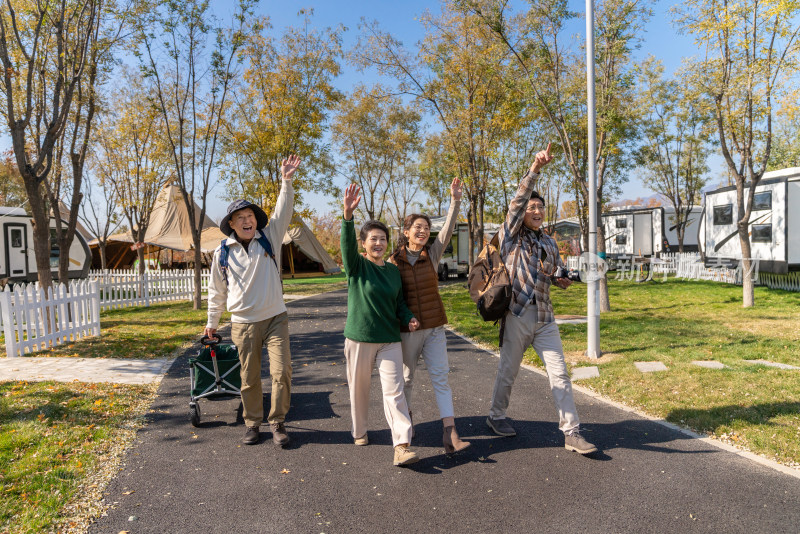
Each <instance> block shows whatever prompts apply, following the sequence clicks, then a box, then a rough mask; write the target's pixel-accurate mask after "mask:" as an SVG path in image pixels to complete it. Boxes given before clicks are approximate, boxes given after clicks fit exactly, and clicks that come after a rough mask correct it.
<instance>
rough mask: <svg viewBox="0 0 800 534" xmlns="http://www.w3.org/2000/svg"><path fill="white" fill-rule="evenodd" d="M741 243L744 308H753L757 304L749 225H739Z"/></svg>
mask: <svg viewBox="0 0 800 534" xmlns="http://www.w3.org/2000/svg"><path fill="white" fill-rule="evenodd" d="M739 243H740V245H741V248H742V307H744V308H752V307H753V305H754V304H755V295H754V292H753V286H754V285H755V284H754V283H753V274H754V273H753V260H752V251H751V249H750V235H749V234H748V233H747V223H744V224H742V223H739Z"/></svg>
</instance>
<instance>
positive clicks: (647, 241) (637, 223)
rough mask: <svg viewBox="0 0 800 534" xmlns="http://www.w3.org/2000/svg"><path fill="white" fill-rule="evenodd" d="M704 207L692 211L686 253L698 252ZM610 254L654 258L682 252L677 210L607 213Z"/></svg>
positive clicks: (617, 209)
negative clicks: (698, 233) (676, 219)
mask: <svg viewBox="0 0 800 534" xmlns="http://www.w3.org/2000/svg"><path fill="white" fill-rule="evenodd" d="M701 213H702V208H701V207H700V206H697V207H694V208H692V210H691V212H690V213H689V217H688V218H687V221H686V223H685V224H686V230H685V231H684V234H683V251H684V252H696V251H697V229H698V226H699V221H700V214H701ZM603 227H604V229H605V236H606V254H607V255H608V257H609V258H612V259H613V258H619V257H622V256H628V257H631V256H640V257H652V256H657V255H659V254H661V253H664V252H678V233H677V225H676V224H675V208H672V207H662V206H656V207H649V208H644V207H642V208H616V209H613V210H611V211H609V212H607V213H604V214H603Z"/></svg>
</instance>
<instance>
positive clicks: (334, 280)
mask: <svg viewBox="0 0 800 534" xmlns="http://www.w3.org/2000/svg"><path fill="white" fill-rule="evenodd" d="M345 287H347V278H345V275H344V273H339V274H333V275H325V276H315V277H313V278H285V279H284V280H283V292H284V293H285V294H287V295H315V294H317V293H324V292H325V291H333V290H335V289H342V288H345Z"/></svg>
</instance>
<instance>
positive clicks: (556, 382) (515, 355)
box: [489, 305, 580, 434]
mask: <svg viewBox="0 0 800 534" xmlns="http://www.w3.org/2000/svg"><path fill="white" fill-rule="evenodd" d="M537 317H538V313H537V311H536V306H535V305H533V306H528V307H527V308H525V309H524V310H523V312H522V316H521V317H515V316H514V315H513V314H512V313H509V314H508V315H506V327H505V333H504V335H503V346H502V347H501V348H500V365H499V366H498V368H497V378H495V381H494V392H493V393H492V408H491V410H489V415H490V416H491V417H492V418H493V419H504V418H505V417H506V409H507V408H508V401H509V399H510V398H511V387H512V386H513V385H514V379H516V378H517V373H518V372H519V367H520V364H521V363H522V355H523V353H524V352H525V349H527V348H528V347H529V346H531V345H533V350H535V351H536V353H537V354H538V355H539V358H541V360H542V362H544V365H545V369H546V370H547V378H548V379H549V380H550V391H551V392H552V393H553V401H554V402H555V405H556V410H558V419H559V423H558V428H559V429H560V430H561V431H562V432H564V433H565V434H569V433H570V432H573V431H575V430H578V426H579V425H580V420H579V419H578V410H577V409H576V408H575V400H574V398H573V396H572V382H571V381H570V379H569V372H568V371H567V364H566V362H564V349H563V347H562V345H561V335H560V334H559V333H558V325H557V324H556V323H555V322H552V323H537V322H536V318H537Z"/></svg>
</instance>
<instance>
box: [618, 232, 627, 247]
mask: <svg viewBox="0 0 800 534" xmlns="http://www.w3.org/2000/svg"><path fill="white" fill-rule="evenodd" d="M627 242H628V236H626V235H625V234H620V235H618V236H617V245H624V244H625V243H627Z"/></svg>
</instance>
